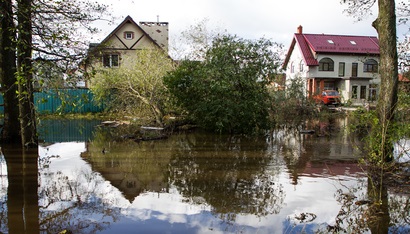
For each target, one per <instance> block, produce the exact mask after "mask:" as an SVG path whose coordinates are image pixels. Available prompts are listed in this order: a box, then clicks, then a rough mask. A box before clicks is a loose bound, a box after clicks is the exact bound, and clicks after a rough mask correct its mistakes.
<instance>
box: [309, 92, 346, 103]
mask: <svg viewBox="0 0 410 234" xmlns="http://www.w3.org/2000/svg"><path fill="white" fill-rule="evenodd" d="M315 99H316V101H318V102H320V103H322V104H324V105H335V106H338V105H340V104H341V102H340V94H339V92H337V91H336V90H324V91H323V92H322V94H321V95H318V96H317V97H315Z"/></svg>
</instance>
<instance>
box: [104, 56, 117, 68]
mask: <svg viewBox="0 0 410 234" xmlns="http://www.w3.org/2000/svg"><path fill="white" fill-rule="evenodd" d="M118 65H119V55H118V54H104V55H103V66H104V67H118Z"/></svg>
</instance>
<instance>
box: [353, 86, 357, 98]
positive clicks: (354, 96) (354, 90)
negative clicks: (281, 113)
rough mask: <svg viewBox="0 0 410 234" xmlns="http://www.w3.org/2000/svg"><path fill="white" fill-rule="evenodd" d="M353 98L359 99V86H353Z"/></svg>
mask: <svg viewBox="0 0 410 234" xmlns="http://www.w3.org/2000/svg"><path fill="white" fill-rule="evenodd" d="M352 99H357V86H356V85H353V86H352Z"/></svg>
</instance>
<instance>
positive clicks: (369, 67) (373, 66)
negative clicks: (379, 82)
mask: <svg viewBox="0 0 410 234" xmlns="http://www.w3.org/2000/svg"><path fill="white" fill-rule="evenodd" d="M378 67H379V66H378V64H377V61H376V60H374V59H368V60H366V62H364V67H363V72H377V71H378V69H379V68H378Z"/></svg>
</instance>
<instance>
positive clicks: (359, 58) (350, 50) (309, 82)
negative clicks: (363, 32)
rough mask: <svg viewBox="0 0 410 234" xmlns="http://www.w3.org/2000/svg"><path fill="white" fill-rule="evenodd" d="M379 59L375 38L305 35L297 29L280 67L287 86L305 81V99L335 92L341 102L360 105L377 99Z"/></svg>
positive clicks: (377, 43)
mask: <svg viewBox="0 0 410 234" xmlns="http://www.w3.org/2000/svg"><path fill="white" fill-rule="evenodd" d="M379 56H380V52H379V40H378V39H377V37H374V36H347V35H329V34H305V33H303V31H302V26H299V27H298V29H297V32H296V33H295V34H294V37H293V40H292V43H291V45H290V48H289V50H288V53H287V55H286V58H285V62H284V64H283V68H284V70H286V82H287V83H289V82H291V81H292V79H295V78H298V77H299V78H302V79H306V87H305V88H306V92H307V96H308V97H312V96H314V95H316V94H319V93H320V92H321V91H323V90H326V89H334V90H338V91H339V92H340V95H341V97H342V102H347V101H351V102H352V103H353V104H363V103H364V102H367V101H374V100H376V96H377V93H378V85H379V83H380V76H379V74H378V67H379Z"/></svg>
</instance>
